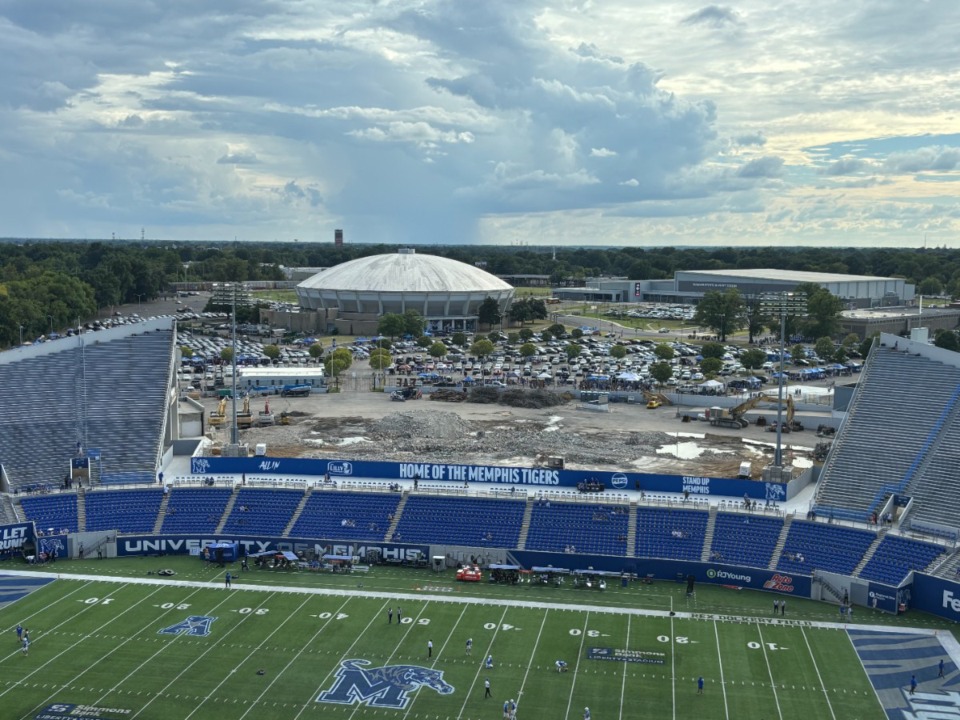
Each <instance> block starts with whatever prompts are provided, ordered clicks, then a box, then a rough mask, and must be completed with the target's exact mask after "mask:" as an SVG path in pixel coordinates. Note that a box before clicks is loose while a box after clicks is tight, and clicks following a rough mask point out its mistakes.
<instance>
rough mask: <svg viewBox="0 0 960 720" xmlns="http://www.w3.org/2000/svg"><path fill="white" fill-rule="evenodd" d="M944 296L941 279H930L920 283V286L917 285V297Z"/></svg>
mask: <svg viewBox="0 0 960 720" xmlns="http://www.w3.org/2000/svg"><path fill="white" fill-rule="evenodd" d="M942 294H943V283H942V282H940V279H939V278H936V277H928V278H924V279H923V280H921V281H920V284H919V285H917V295H924V296H928V297H929V296H930V295H942Z"/></svg>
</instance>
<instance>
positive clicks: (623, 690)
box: [620, 615, 632, 720]
mask: <svg viewBox="0 0 960 720" xmlns="http://www.w3.org/2000/svg"><path fill="white" fill-rule="evenodd" d="M630 620H632V618H631V617H630V616H629V615H627V642H626V646H627V647H626V649H627V650H629V649H630ZM629 664H630V663H627V662H625V663H624V664H623V680H622V681H621V682H620V720H623V696H624V695H625V694H626V692H627V666H628V665H629Z"/></svg>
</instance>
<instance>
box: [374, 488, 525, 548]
mask: <svg viewBox="0 0 960 720" xmlns="http://www.w3.org/2000/svg"><path fill="white" fill-rule="evenodd" d="M525 509H526V503H525V502H524V501H523V500H492V499H491V500H488V499H485V498H462V497H457V498H450V497H434V496H423V495H411V496H410V497H409V498H408V500H407V503H406V506H405V507H404V508H403V514H402V515H401V516H400V522H399V523H398V524H397V528H396V530H395V531H394V533H393V537H392V539H393V540H394V542H401V543H403V542H419V543H447V544H450V545H468V546H471V547H484V546H486V547H511V548H513V547H516V546H517V542H518V540H519V538H520V529H521V526H522V524H523V514H524V510H525Z"/></svg>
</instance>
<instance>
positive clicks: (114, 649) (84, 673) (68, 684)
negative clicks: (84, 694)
mask: <svg viewBox="0 0 960 720" xmlns="http://www.w3.org/2000/svg"><path fill="white" fill-rule="evenodd" d="M198 592H200V591H199V590H194V591H193V592H192V593H190V594H189V595H187V596H186V597H185V598H184V599H183V600H189V599H190V598H191V597H193V596H194V595H196V594H197V593H198ZM154 594H155V592H153V593H150V595H148V596H147V598H144V600H146V599H148V598H150V597H152V596H153V595H154ZM183 600H181V601H180V602H183ZM180 602H178V603H175V604H174V606H173V607H171V608H170V609H168V610H165V611H164V612H162V613H160V618H163V617H164V616H165V615H169V614H170V613H172V612H175V611H176V610H177V607H176V606H177V605H179V604H180ZM122 614H123V613H121V615H122ZM116 617H119V615H118V616H116ZM116 617H114V618H111V622H113V620H115V619H116ZM146 630H147V628H146V627H144V628H142V629H141V630H138V631H137V632H135V633H134V634H133V635H131V636H130V637H128V638H126V639H125V640H124V641H123V642H122V643H120V644H118V645H115V646H114V647H113V649H111V650H110V652H108V653H107V654H106V655H104V656H103V657H102V658H101V659H100V662H103V661H104V660H106V659H107V658H108V657H110V656H111V655H113V654H114V653H115V652H117V651H118V650H120V649H121V648H122V647H123V646H125V645H126V644H127V643H129V642H131V641H132V640H134V639H135V638H136V637H138V636H139V635H140V634H141V633H143V632H145V631H146ZM87 637H90V636H89V635H87ZM84 639H86V638H84ZM71 647H73V646H71ZM94 667H96V666H95V665H90V666H88V667H86V668H84V669H83V670H81V671H80V672H79V673H77V674H76V675H74V676H73V678H72V679H71V680H67V681H66V682H64V683H62V684H61V686H60V688H58V689H57V691H56V692H54V693H53V694H52V695H49V696H47V699H46V700H44V701H43V702H41V703H40V704H39V705H37V706H36V708H34V709H33V711H32V712H31V713H29V714H27V715H25V716H24V718H25V719H26V718H28V717H32V716H33V713H36V712H38V711H39V710H40V709H42V708H43V707H45V706H46V705H48V704H49V703H50V702H51V701H52V700H53V699H54V698H55V697H57V695H59V694H60V692H61V691H62V688H65V687H69V686H71V685H73V684H75V683H76V682H77V681H78V680H79V679H80V678H82V677H83V676H84V675H86V674H87V673H88V672H89V671H90V670H92V669H93V668H94Z"/></svg>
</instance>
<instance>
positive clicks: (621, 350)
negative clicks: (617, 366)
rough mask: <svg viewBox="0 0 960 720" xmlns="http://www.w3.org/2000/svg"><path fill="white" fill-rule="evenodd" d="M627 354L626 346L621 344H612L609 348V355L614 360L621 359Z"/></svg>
mask: <svg viewBox="0 0 960 720" xmlns="http://www.w3.org/2000/svg"><path fill="white" fill-rule="evenodd" d="M626 356H627V348H625V347H624V346H623V345H614V346H613V347H612V348H610V357H612V358H614V359H615V360H623V358H625V357H626Z"/></svg>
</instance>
